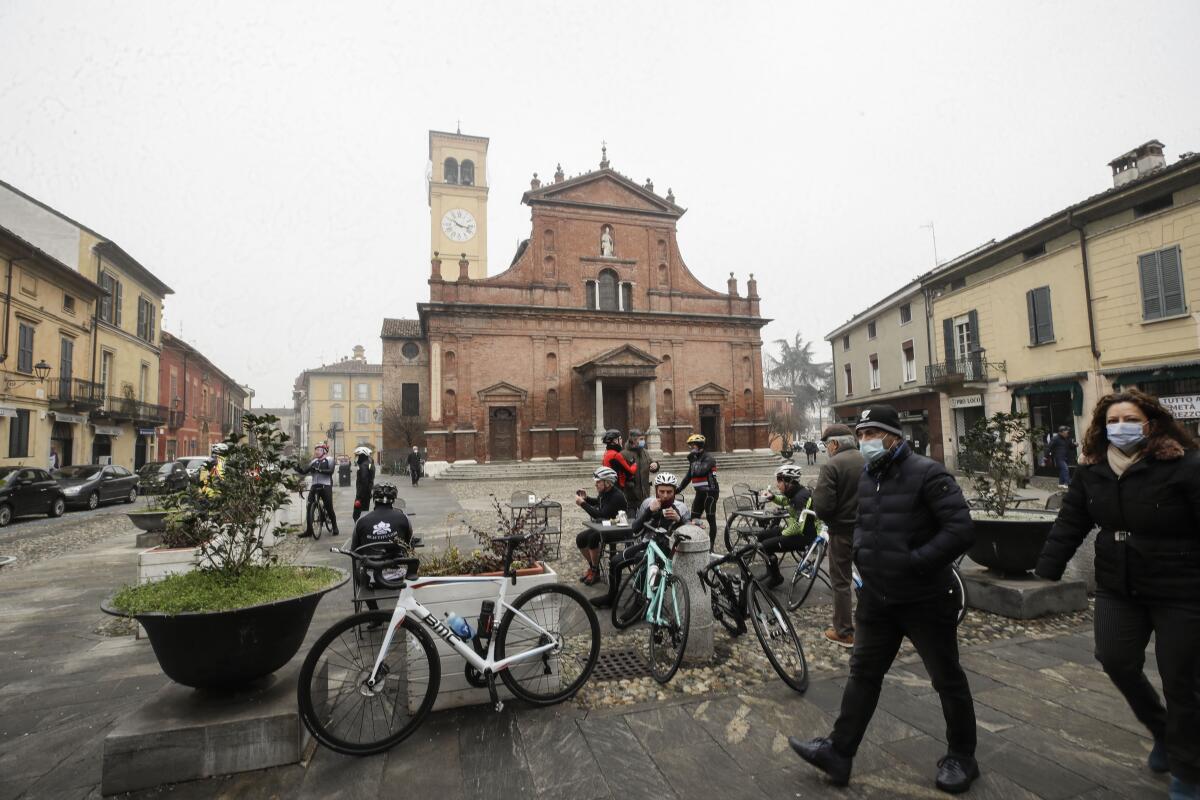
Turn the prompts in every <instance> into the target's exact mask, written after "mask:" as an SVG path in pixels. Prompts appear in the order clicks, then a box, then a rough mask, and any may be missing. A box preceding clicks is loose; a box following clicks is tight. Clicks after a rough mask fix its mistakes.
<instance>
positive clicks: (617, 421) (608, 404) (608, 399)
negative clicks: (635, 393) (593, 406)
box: [604, 386, 629, 437]
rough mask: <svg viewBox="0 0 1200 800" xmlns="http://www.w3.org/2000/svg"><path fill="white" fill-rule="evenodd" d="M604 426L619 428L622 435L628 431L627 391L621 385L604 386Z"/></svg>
mask: <svg viewBox="0 0 1200 800" xmlns="http://www.w3.org/2000/svg"><path fill="white" fill-rule="evenodd" d="M604 427H605V428H615V429H617V430H619V431H620V432H621V436H622V437H624V436H625V435H626V434H627V433H628V432H629V392H628V390H627V389H626V388H625V387H623V386H614V387H607V386H606V387H605V388H604Z"/></svg>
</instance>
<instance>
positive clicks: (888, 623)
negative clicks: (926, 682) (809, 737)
mask: <svg viewBox="0 0 1200 800" xmlns="http://www.w3.org/2000/svg"><path fill="white" fill-rule="evenodd" d="M957 614H958V604H957V603H956V602H955V600H954V597H953V595H950V594H947V595H944V596H941V597H938V598H936V599H934V600H930V601H926V602H921V603H906V604H903V605H888V604H886V603H884V602H883V601H882V600H880V599H878V598H877V597H875V596H874V595H872V594H871V593H870V590H869V589H866V588H864V589H863V591H862V592H861V593H860V594H859V597H858V612H857V614H856V615H855V622H856V623H857V625H856V629H855V632H854V650H853V651H852V652H851V654H850V679H849V680H848V681H847V682H846V690H845V692H843V693H842V709H841V713H839V714H838V718H837V722H835V723H834V725H833V735H832V739H833V747H834V749H835V750H836V751H837V752H838V753H841V754H842V755H844V756H853V755H854V754H855V753H857V752H858V746H859V744H860V743H861V742H862V738H863V734H865V733H866V731H867V725H868V724H869V723H870V722H871V716H872V715H873V714H874V713H875V706H876V705H877V704H878V703H879V691H880V687H881V686H882V685H883V676H884V675H886V674H887V671H888V669H889V668H891V666H892V660H893V659H895V658H896V653H897V652H899V650H900V642H901V640H903V639H904V637H906V636H907V637H908V640H909V641H910V642H912V643H913V646H914V647H916V648H917V653H918V654H919V655H920V656H921V660H922V661H923V662H924V663H925V669H926V671H928V673H929V677H930V679H931V680H932V682H933V688H934V689H935V690H936V691H937V693H938V696H939V697H940V698H941V701H942V714H943V715H944V716H945V717H946V742H947V743H948V748H949V752H950V753H951V754H953V755H956V756H974V755H975V705H974V703H973V702H972V701H971V687H970V685H968V683H967V675H966V673H965V672H963V669H962V666H961V665H960V664H959V663H958V624H957Z"/></svg>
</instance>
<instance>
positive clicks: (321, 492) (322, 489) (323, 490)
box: [304, 484, 338, 535]
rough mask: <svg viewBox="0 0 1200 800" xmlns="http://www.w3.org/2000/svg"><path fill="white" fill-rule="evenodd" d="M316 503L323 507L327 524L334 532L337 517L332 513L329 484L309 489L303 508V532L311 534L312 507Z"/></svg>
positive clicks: (336, 527) (331, 492) (331, 488)
mask: <svg viewBox="0 0 1200 800" xmlns="http://www.w3.org/2000/svg"><path fill="white" fill-rule="evenodd" d="M316 503H321V504H323V505H324V506H325V516H327V517H329V524H330V525H332V526H333V530H334V531H335V532H336V531H337V529H338V526H337V516H336V515H335V514H334V513H333V487H332V486H330V485H329V484H321V485H319V486H312V487H309V490H308V505H306V506H305V508H304V530H305V532H306V533H308V534H310V535H311V534H312V523H313V506H314V505H315V504H316Z"/></svg>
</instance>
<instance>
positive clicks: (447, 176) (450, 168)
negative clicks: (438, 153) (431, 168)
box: [442, 158, 458, 183]
mask: <svg viewBox="0 0 1200 800" xmlns="http://www.w3.org/2000/svg"><path fill="white" fill-rule="evenodd" d="M442 180H443V181H444V182H445V183H458V162H457V161H455V160H454V159H453V158H447V159H446V160H445V161H444V162H443V163H442Z"/></svg>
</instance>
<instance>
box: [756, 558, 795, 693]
mask: <svg viewBox="0 0 1200 800" xmlns="http://www.w3.org/2000/svg"><path fill="white" fill-rule="evenodd" d="M747 605H748V606H749V609H748V610H749V612H750V620H751V622H753V624H754V633H755V634H756V635H757V636H758V643H759V644H761V645H762V649H763V652H764V653H766V654H767V660H768V661H770V662H771V666H772V667H774V668H775V671H776V672H777V673H779V677H781V678H783V682H784V683H786V684H787V685H788V686H790V687H792V688H793V689H795V690H796V691H797V692H801V693H803V692H804V691H805V690H806V689H808V662H807V661H806V660H805V658H804V648H803V647H802V646H801V645H800V639H799V637H797V636H796V629H795V628H794V627H793V625H792V620H791V618H789V617H788V615H787V612H786V611H784V609H783V606H782V605H780V604H779V601H778V600H776V599H775V596H774V595H772V594H771V593H770V592H768V591H767V590H766V589H764V588H763V587H761V586H759V585H758V582H757V581H755V582H753V583H751V584H750V598H749V602H748V604H747Z"/></svg>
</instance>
